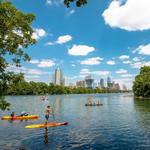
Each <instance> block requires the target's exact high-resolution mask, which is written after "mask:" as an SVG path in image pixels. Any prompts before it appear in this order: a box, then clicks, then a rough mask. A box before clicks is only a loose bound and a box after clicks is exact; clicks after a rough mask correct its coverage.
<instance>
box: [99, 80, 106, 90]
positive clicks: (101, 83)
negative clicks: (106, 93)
mask: <svg viewBox="0 0 150 150" xmlns="http://www.w3.org/2000/svg"><path fill="white" fill-rule="evenodd" d="M104 87H105V86H104V79H102V78H101V79H100V88H104Z"/></svg>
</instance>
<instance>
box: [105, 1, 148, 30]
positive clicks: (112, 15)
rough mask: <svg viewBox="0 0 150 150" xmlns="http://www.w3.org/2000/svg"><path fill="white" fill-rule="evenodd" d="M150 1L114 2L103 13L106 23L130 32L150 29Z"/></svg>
mask: <svg viewBox="0 0 150 150" xmlns="http://www.w3.org/2000/svg"><path fill="white" fill-rule="evenodd" d="M149 8H150V1H149V0H126V2H125V3H124V4H122V3H121V2H120V1H119V0H113V1H112V2H111V3H110V5H109V7H108V8H107V9H106V10H105V11H104V12H103V14H102V16H103V17H104V20H105V23H106V24H108V25H109V26H111V27H118V28H121V29H125V30H128V31H137V30H146V29H150V19H149V18H150V9H149Z"/></svg>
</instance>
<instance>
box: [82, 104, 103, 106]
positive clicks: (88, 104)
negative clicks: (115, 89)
mask: <svg viewBox="0 0 150 150" xmlns="http://www.w3.org/2000/svg"><path fill="white" fill-rule="evenodd" d="M85 106H103V104H85Z"/></svg>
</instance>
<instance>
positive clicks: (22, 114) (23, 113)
mask: <svg viewBox="0 0 150 150" xmlns="http://www.w3.org/2000/svg"><path fill="white" fill-rule="evenodd" d="M28 115H29V114H28V113H26V112H24V111H22V112H21V115H20V116H28Z"/></svg>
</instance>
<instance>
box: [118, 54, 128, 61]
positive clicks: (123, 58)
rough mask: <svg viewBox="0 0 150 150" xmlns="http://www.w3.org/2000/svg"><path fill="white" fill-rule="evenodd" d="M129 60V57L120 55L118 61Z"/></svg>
mask: <svg viewBox="0 0 150 150" xmlns="http://www.w3.org/2000/svg"><path fill="white" fill-rule="evenodd" d="M129 58H130V56H127V55H121V56H119V59H120V60H125V59H129Z"/></svg>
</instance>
